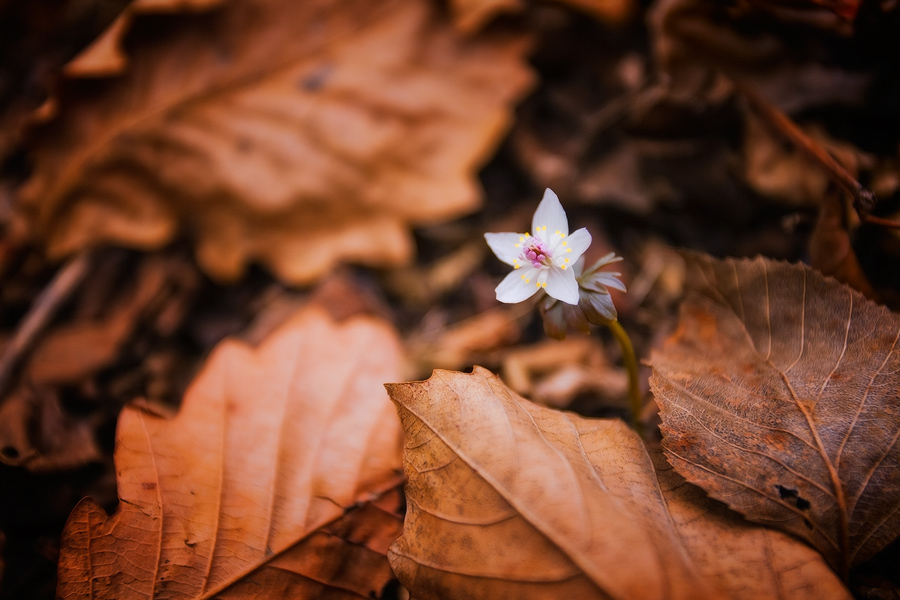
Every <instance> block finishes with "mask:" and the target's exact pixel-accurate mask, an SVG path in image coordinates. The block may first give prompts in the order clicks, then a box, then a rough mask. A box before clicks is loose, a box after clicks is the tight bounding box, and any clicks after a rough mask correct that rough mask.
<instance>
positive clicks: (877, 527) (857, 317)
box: [651, 255, 900, 574]
mask: <svg viewBox="0 0 900 600" xmlns="http://www.w3.org/2000/svg"><path fill="white" fill-rule="evenodd" d="M689 264H690V265H691V273H692V275H691V277H690V282H691V283H690V285H691V286H692V290H691V293H690V294H689V296H688V298H687V299H686V301H685V303H684V305H683V306H682V313H681V322H680V324H679V326H678V330H677V331H676V332H675V333H674V334H673V335H672V337H670V338H669V339H668V340H667V342H666V344H665V345H664V347H663V348H662V349H661V350H660V351H658V352H656V353H654V355H653V358H652V364H653V376H652V378H651V384H652V386H653V392H654V394H655V395H656V399H657V402H659V405H660V409H661V412H662V420H663V432H664V435H665V438H664V440H663V447H664V448H665V451H666V457H667V458H668V459H669V461H670V462H671V463H672V465H673V466H674V467H675V469H676V470H678V472H679V473H681V474H682V475H684V476H685V478H687V479H688V480H689V481H691V482H693V483H696V484H697V485H700V486H701V487H702V488H703V489H705V490H706V491H707V492H708V493H709V494H710V495H711V496H712V497H714V498H718V499H720V500H722V501H723V502H726V503H727V504H728V505H729V506H731V507H732V508H733V509H735V510H737V511H739V512H740V513H742V514H743V515H745V516H746V517H748V518H750V519H752V520H754V521H758V522H760V523H766V524H768V525H772V526H774V527H779V528H782V529H784V530H786V531H789V532H791V533H794V534H795V535H798V536H800V537H802V538H804V539H806V540H808V541H809V542H810V543H811V544H812V545H813V546H815V547H816V548H818V549H819V551H821V552H822V553H823V554H824V555H825V557H826V558H827V559H828V561H829V562H830V563H831V564H832V565H833V566H834V567H835V568H836V569H837V570H838V571H839V572H841V573H843V574H846V572H847V569H848V567H849V566H850V565H854V564H857V563H859V562H861V561H863V560H865V559H867V558H869V557H870V556H872V555H873V554H874V553H876V552H877V551H878V550H880V549H881V548H883V547H884V546H885V545H886V544H887V543H889V542H890V541H891V540H893V539H894V538H895V537H896V536H897V533H898V529H900V511H898V506H900V493H898V492H900V471H898V470H897V464H898V461H900V448H898V445H897V438H898V436H900V403H898V390H900V351H898V350H900V349H898V347H897V340H898V337H900V318H898V317H897V315H894V314H892V313H891V312H890V311H888V310H887V309H886V308H884V307H882V306H878V305H876V304H875V303H873V302H871V301H869V300H866V299H865V298H864V297H863V296H862V295H861V294H859V293H858V292H856V291H854V290H852V289H851V288H849V287H847V286H844V285H842V284H839V283H838V282H836V281H834V280H832V279H826V278H825V277H823V276H821V275H820V274H818V273H816V272H815V271H813V270H811V269H809V268H807V267H804V266H800V265H788V264H785V263H778V262H773V261H769V260H765V259H762V258H757V259H756V260H752V261H751V260H726V261H717V260H715V259H712V258H709V257H706V256H701V255H691V256H690V258H689Z"/></svg>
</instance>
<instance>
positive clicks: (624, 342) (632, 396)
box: [606, 321, 643, 433]
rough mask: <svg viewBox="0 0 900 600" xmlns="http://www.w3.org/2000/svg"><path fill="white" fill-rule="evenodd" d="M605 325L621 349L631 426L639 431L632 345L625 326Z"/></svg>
mask: <svg viewBox="0 0 900 600" xmlns="http://www.w3.org/2000/svg"><path fill="white" fill-rule="evenodd" d="M606 326H607V327H609V330H610V331H612V334H613V336H614V337H615V338H616V341H617V342H619V347H620V348H621V349H622V360H623V361H624V362H625V369H626V370H627V371H628V400H629V403H630V404H631V426H632V427H633V428H634V429H635V431H637V432H638V433H640V424H641V409H642V408H643V404H642V402H641V390H640V386H639V384H638V381H639V379H638V364H637V357H636V356H635V354H634V345H633V344H632V343H631V338H630V337H628V333H627V332H626V331H625V328H624V327H622V325H621V324H620V323H619V322H618V321H607V322H606Z"/></svg>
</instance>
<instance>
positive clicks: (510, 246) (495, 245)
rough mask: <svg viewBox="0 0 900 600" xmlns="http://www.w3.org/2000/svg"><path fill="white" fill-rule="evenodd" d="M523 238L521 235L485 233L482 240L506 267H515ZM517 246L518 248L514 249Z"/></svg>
mask: <svg viewBox="0 0 900 600" xmlns="http://www.w3.org/2000/svg"><path fill="white" fill-rule="evenodd" d="M524 237H525V236H524V235H522V234H521V233H508V232H507V233H486V234H484V239H485V241H486V242H487V245H488V246H490V248H491V250H493V251H494V254H496V255H497V258H499V259H500V260H502V261H503V262H505V263H506V264H508V265H512V266H515V265H516V259H518V258H519V255H520V254H521V253H522V248H521V244H522V239H523V238H524ZM516 244H519V247H516Z"/></svg>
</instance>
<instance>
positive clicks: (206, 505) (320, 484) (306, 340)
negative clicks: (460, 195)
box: [58, 309, 401, 600]
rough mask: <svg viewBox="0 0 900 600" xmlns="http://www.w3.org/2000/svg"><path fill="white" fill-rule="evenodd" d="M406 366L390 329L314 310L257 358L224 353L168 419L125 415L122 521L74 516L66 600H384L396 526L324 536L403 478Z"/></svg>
mask: <svg viewBox="0 0 900 600" xmlns="http://www.w3.org/2000/svg"><path fill="white" fill-rule="evenodd" d="M400 361H401V355H400V348H399V342H398V340H397V338H396V335H395V334H394V333H393V332H392V330H391V329H390V328H389V327H388V326H387V325H386V324H384V323H382V322H379V321H377V320H374V319H368V318H358V319H353V320H350V321H347V322H345V323H343V324H336V323H334V322H333V321H331V320H330V318H328V317H327V316H326V315H325V314H324V313H323V312H321V311H319V310H312V309H306V310H303V311H301V312H300V313H298V315H297V316H296V317H295V318H294V319H293V320H292V321H290V322H289V323H288V324H286V325H285V326H283V327H282V328H281V329H279V330H278V331H277V332H276V333H274V334H273V335H272V336H270V337H269V338H267V339H266V341H264V342H263V344H262V345H261V346H260V347H259V348H257V349H253V348H249V347H247V346H245V345H243V344H241V343H238V342H233V341H227V342H224V343H223V344H221V345H220V346H219V347H218V348H217V349H216V350H215V351H214V353H213V355H212V356H211V357H210V359H209V361H208V363H207V365H206V367H205V369H204V370H203V372H202V373H201V374H200V375H199V376H198V378H197V379H196V381H195V382H194V383H193V384H192V386H191V387H190V389H189V390H188V392H187V394H186V395H185V399H184V403H183V406H182V408H181V411H180V412H179V413H178V415H177V417H175V418H174V419H172V420H165V419H161V418H158V417H154V416H151V415H148V414H146V413H144V412H142V411H140V410H138V409H134V408H126V409H125V410H124V411H123V412H122V415H121V417H120V420H119V427H118V430H117V432H116V438H117V439H116V451H115V460H116V470H117V477H118V485H119V498H120V500H121V501H120V504H119V508H118V510H117V511H116V513H115V514H114V515H112V516H111V517H107V515H106V514H105V513H104V512H103V510H102V509H101V508H100V507H99V506H97V505H96V504H95V503H94V502H92V501H90V500H85V501H82V502H81V503H80V504H79V505H78V506H77V507H76V508H75V510H74V511H73V512H72V515H71V516H70V517H69V522H68V523H67V525H66V529H65V532H64V534H63V547H62V551H61V555H60V563H59V588H58V596H59V597H61V598H115V599H119V600H125V599H131V598H201V597H209V596H210V595H211V594H213V593H214V592H215V590H221V589H223V588H224V587H225V586H230V587H229V590H230V591H229V597H238V598H240V597H247V598H249V597H253V598H260V597H273V598H275V597H279V598H280V597H282V594H284V593H287V591H288V590H293V592H292V593H297V592H298V590H320V591H321V589H323V588H328V590H329V593H331V594H333V595H334V597H346V598H356V597H359V596H362V597H369V594H372V593H378V592H379V591H380V589H381V588H380V586H382V585H384V583H385V582H387V581H388V580H389V579H390V577H391V575H390V569H389V567H388V564H387V561H386V558H385V556H384V552H385V551H386V546H387V542H386V539H385V538H386V537H387V539H389V538H390V536H392V535H393V534H394V532H395V531H396V529H397V528H398V527H399V518H398V517H396V516H393V517H390V511H388V512H385V511H384V510H382V511H381V513H383V514H378V512H377V511H376V513H375V514H374V515H373V517H372V518H373V519H375V520H374V521H366V520H365V519H364V520H363V521H362V522H360V521H359V517H358V516H357V517H353V518H351V519H350V520H348V521H345V522H344V523H337V524H335V525H331V526H330V527H331V528H330V529H326V530H323V531H320V532H316V530H317V529H318V528H320V527H322V526H323V525H327V524H329V523H332V522H333V521H335V520H336V519H338V518H340V517H341V516H342V514H343V511H344V509H345V508H347V507H350V506H351V505H353V504H354V503H355V502H357V501H359V500H365V499H366V497H367V496H368V495H369V494H371V493H372V492H373V491H377V490H379V489H382V488H384V487H385V486H390V485H391V482H392V481H395V480H396V478H397V475H396V470H397V469H398V468H399V465H400V442H399V434H400V424H399V422H398V420H397V417H396V414H395V413H394V411H393V407H392V406H391V403H390V402H389V401H388V399H387V397H386V395H385V394H384V391H383V390H382V389H380V386H381V382H382V381H383V380H384V379H386V378H391V377H396V376H397V374H398V371H399V369H400ZM334 528H337V529H334ZM313 532H316V533H315V534H313V535H310V534H312V533H313ZM335 532H337V533H335ZM323 536H324V537H323ZM304 538H306V539H304ZM341 540H345V541H343V542H342V541H341ZM301 541H302V543H301V544H300V545H299V546H298V545H297V544H298V542H301ZM322 547H327V548H329V550H328V552H329V554H328V556H321V555H320V554H319V551H318V550H317V548H322ZM376 555H379V556H380V558H379V556H376ZM304 593H307V592H304ZM316 593H318V592H316ZM266 594H267V595H266ZM312 595H315V594H311V595H310V597H311V596H312Z"/></svg>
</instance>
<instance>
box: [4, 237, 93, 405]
mask: <svg viewBox="0 0 900 600" xmlns="http://www.w3.org/2000/svg"><path fill="white" fill-rule="evenodd" d="M90 264H91V253H90V252H88V251H85V252H81V253H80V254H78V255H77V256H75V257H74V258H72V259H71V260H70V261H69V262H67V263H66V264H65V265H64V266H63V267H62V268H61V269H60V270H59V271H57V273H56V275H55V276H54V277H53V280H52V281H51V282H50V283H49V284H48V285H47V287H46V288H44V290H43V291H42V292H41V293H40V294H39V295H38V297H37V299H35V301H34V304H32V305H31V308H30V309H29V310H28V314H26V315H25V317H24V318H23V319H22V321H21V322H20V323H19V326H18V328H17V330H16V333H15V335H14V336H13V338H12V340H10V342H9V344H7V346H6V348H4V349H3V354H2V356H0V397H2V395H3V394H4V393H5V392H6V389H7V386H8V385H9V383H10V381H11V380H12V375H13V373H14V372H15V370H16V367H18V366H19V363H20V362H21V361H22V359H23V358H24V357H25V355H26V354H27V353H28V351H29V350H31V347H32V346H33V345H34V342H35V340H36V339H37V337H38V335H40V333H41V332H42V331H43V330H44V328H45V327H46V326H47V324H48V323H49V322H50V321H51V320H52V319H53V316H54V315H55V314H56V311H57V310H59V308H60V306H62V305H63V304H64V303H65V301H66V300H68V298H69V297H70V296H71V295H72V293H73V292H74V291H75V290H76V289H77V288H78V286H79V284H80V283H81V282H82V280H83V279H84V277H85V275H86V274H87V272H88V269H89V267H90Z"/></svg>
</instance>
